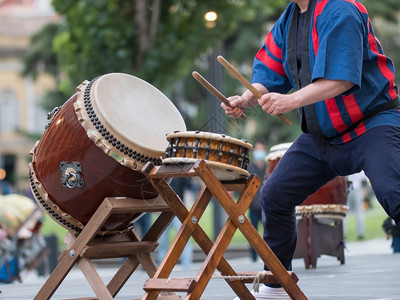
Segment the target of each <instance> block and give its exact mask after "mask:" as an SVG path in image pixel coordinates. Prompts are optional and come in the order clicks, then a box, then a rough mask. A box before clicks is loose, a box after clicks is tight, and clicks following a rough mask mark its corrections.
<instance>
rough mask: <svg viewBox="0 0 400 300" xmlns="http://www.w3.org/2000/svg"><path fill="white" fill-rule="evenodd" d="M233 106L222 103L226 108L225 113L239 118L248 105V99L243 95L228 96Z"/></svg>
mask: <svg viewBox="0 0 400 300" xmlns="http://www.w3.org/2000/svg"><path fill="white" fill-rule="evenodd" d="M228 100H229V103H230V105H231V107H229V106H226V105H225V104H224V103H221V107H222V108H223V109H224V110H225V113H226V114H227V115H228V116H230V117H232V118H235V119H237V118H239V117H240V116H241V115H242V113H243V111H244V109H245V108H246V106H247V101H246V100H245V99H244V98H243V97H241V96H238V95H236V96H232V97H229V98H228Z"/></svg>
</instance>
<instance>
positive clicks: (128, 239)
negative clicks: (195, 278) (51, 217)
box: [35, 197, 180, 300]
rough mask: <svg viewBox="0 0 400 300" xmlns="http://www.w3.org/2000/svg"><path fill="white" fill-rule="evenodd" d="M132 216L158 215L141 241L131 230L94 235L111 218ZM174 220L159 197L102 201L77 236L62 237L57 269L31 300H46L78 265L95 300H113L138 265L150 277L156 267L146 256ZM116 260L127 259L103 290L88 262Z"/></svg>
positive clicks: (97, 276) (101, 282) (94, 270)
mask: <svg viewBox="0 0 400 300" xmlns="http://www.w3.org/2000/svg"><path fill="white" fill-rule="evenodd" d="M136 212H138V213H143V212H161V214H160V215H159V217H158V218H157V220H156V221H155V222H154V223H153V225H152V226H151V228H150V229H149V231H148V232H147V233H146V234H145V235H144V237H143V238H142V239H140V237H139V236H138V235H137V233H136V232H135V231H134V229H131V230H128V231H127V232H125V233H123V234H115V235H112V236H99V235H97V233H98V231H99V230H100V228H101V227H102V226H103V224H104V223H105V222H106V221H107V219H108V218H109V217H110V216H111V215H112V214H117V213H136ZM174 217H175V216H174V214H173V212H171V210H170V209H169V207H168V205H167V204H166V203H165V201H164V200H163V199H162V198H161V197H157V198H154V199H150V200H143V199H139V200H137V199H132V198H126V197H116V198H105V199H104V201H103V202H102V204H101V205H100V206H99V208H98V209H97V210H96V212H95V213H94V215H93V216H92V217H91V218H90V220H89V222H88V223H87V224H86V226H85V227H84V228H83V230H82V232H81V233H80V234H79V235H77V236H76V235H75V234H74V233H72V232H68V233H67V235H66V236H65V243H66V246H67V250H64V251H63V252H62V253H61V255H60V257H59V263H58V265H57V267H56V268H55V269H54V271H53V272H52V273H51V275H50V277H49V278H48V279H47V281H46V282H45V283H44V285H43V286H42V288H41V289H40V290H39V292H38V294H37V295H36V297H35V299H36V300H44V299H50V297H51V296H52V295H53V294H54V293H55V291H56V290H57V288H58V287H59V286H60V284H61V283H62V281H63V280H64V279H65V277H66V276H67V274H68V273H69V272H70V271H71V269H72V267H73V266H74V265H75V264H78V266H79V268H80V269H81V271H82V273H83V274H84V276H85V277H86V279H87V281H88V282H89V284H90V286H91V288H92V290H93V291H94V293H95V294H96V296H97V299H106V300H109V299H114V297H115V295H116V294H117V293H118V292H119V291H120V289H121V288H122V287H123V285H124V284H125V283H126V281H127V280H128V279H129V277H130V276H131V275H132V273H133V272H134V271H135V270H136V268H137V267H138V266H139V265H140V264H141V265H142V266H143V268H144V270H145V271H146V272H147V274H148V275H149V276H150V277H151V276H153V275H154V274H155V271H156V269H157V265H156V263H155V262H154V260H153V258H152V257H151V256H150V253H151V252H153V251H154V250H155V249H156V248H157V246H158V242H157V240H158V238H159V237H160V236H161V234H162V233H163V232H164V231H165V229H166V228H167V226H168V224H169V223H170V222H171V221H172V219H173V218H174ZM116 257H121V258H122V257H127V259H126V260H125V262H124V263H123V264H122V265H121V267H120V268H119V269H118V271H117V273H116V274H115V275H114V277H113V278H112V279H111V281H110V282H109V283H108V285H107V286H106V285H105V284H104V283H103V281H102V279H101V278H100V276H99V274H98V273H97V271H96V269H95V267H94V265H93V264H92V262H91V261H90V259H97V258H116ZM164 295H166V297H165V299H180V297H178V296H174V295H173V293H164ZM168 295H170V296H168ZM90 299H93V298H90ZM95 299H96V298H95Z"/></svg>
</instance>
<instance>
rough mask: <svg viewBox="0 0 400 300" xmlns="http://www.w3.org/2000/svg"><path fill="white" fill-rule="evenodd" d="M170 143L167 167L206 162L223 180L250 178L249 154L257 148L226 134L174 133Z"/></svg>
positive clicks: (169, 138) (165, 162)
mask: <svg viewBox="0 0 400 300" xmlns="http://www.w3.org/2000/svg"><path fill="white" fill-rule="evenodd" d="M167 140H168V141H169V145H168V148H167V150H166V158H165V159H163V163H164V164H181V163H194V162H196V161H198V160H199V159H204V160H205V161H206V163H207V164H208V165H209V167H210V168H211V169H212V170H213V172H214V173H215V175H216V176H217V178H218V179H220V180H226V181H229V180H236V179H240V178H245V177H247V176H249V175H250V174H249V172H248V171H247V166H248V165H249V162H250V161H249V151H250V150H252V149H253V146H252V145H251V144H249V143H248V142H246V141H243V140H238V139H235V138H232V137H229V136H227V135H224V134H217V133H211V132H201V131H186V132H174V133H170V134H168V135H167Z"/></svg>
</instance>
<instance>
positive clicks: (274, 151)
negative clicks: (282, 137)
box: [265, 143, 293, 162]
mask: <svg viewBox="0 0 400 300" xmlns="http://www.w3.org/2000/svg"><path fill="white" fill-rule="evenodd" d="M292 144H293V143H282V144H278V145H275V146H272V147H271V148H270V150H269V153H268V155H267V157H266V158H265V161H266V162H268V161H270V160H275V159H278V158H282V156H283V154H285V153H286V151H287V150H288V149H289V148H290V146H292Z"/></svg>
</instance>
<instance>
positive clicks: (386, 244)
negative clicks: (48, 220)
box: [0, 240, 400, 300]
mask: <svg viewBox="0 0 400 300" xmlns="http://www.w3.org/2000/svg"><path fill="white" fill-rule="evenodd" d="M230 263H231V265H232V267H233V268H234V269H235V270H236V271H259V270H261V269H262V263H261V261H260V262H257V263H254V262H252V261H251V260H250V258H248V257H245V258H237V259H232V260H230ZM200 266H201V264H200V263H195V264H193V266H192V268H191V269H190V270H182V268H181V267H180V266H179V265H178V266H176V267H175V269H174V271H173V274H172V276H171V277H185V278H187V277H194V276H196V274H197V272H198V270H199V268H200ZM116 269H117V268H116V267H101V268H100V269H98V271H99V273H100V276H101V277H102V278H103V279H104V281H105V282H108V280H110V279H111V277H112V276H113V274H114V273H115V271H116ZM293 269H294V271H295V273H296V274H297V276H298V277H299V283H298V284H299V286H300V288H301V289H302V290H303V292H304V294H305V295H306V296H307V297H308V298H309V299H312V300H313V299H315V300H319V299H321V300H328V299H329V300H331V299H332V300H333V299H349V300H351V299H355V300H366V299H380V300H383V299H385V300H389V299H390V300H395V299H399V300H400V276H399V274H400V255H399V254H392V251H391V248H390V241H386V240H373V241H365V242H355V243H348V244H347V250H346V252H345V264H344V265H340V262H339V261H338V260H337V259H336V258H333V257H329V256H322V257H320V258H319V259H318V261H317V268H316V269H312V270H306V269H305V268H304V262H303V259H295V260H294V263H293ZM218 275H219V274H215V276H218ZM146 279H147V275H146V274H145V273H144V272H143V271H141V270H140V271H136V272H135V273H134V274H133V275H132V276H131V278H130V279H129V280H128V282H127V283H126V284H125V286H124V287H123V289H122V290H121V291H120V293H119V294H118V295H117V297H116V298H115V299H121V300H125V299H140V298H141V296H142V295H143V289H142V287H143V283H144V281H145V280H146ZM44 282H45V278H39V277H37V276H36V275H35V274H33V273H31V274H29V275H28V276H27V277H25V278H24V282H23V283H22V284H21V283H14V284H3V285H0V291H1V294H0V299H1V300H31V299H33V298H34V296H35V295H36V293H37V292H38V290H39V289H40V288H41V286H42V285H43V283H44ZM249 288H252V287H251V285H249ZM181 295H182V296H184V294H181ZM90 296H94V293H93V291H92V290H91V288H90V286H89V285H88V283H87V282H86V279H85V277H84V276H83V275H82V273H81V272H80V270H79V269H77V268H74V269H73V270H72V271H71V272H70V273H69V275H68V276H67V277H66V279H65V280H64V281H63V283H62V284H61V286H60V287H59V289H58V290H57V292H56V293H55V295H54V296H53V298H52V299H68V298H76V297H90ZM234 297H235V295H234V293H233V291H232V290H231V289H230V287H229V286H228V285H227V284H226V283H225V282H224V280H222V279H212V280H211V281H210V283H209V284H208V286H207V288H206V290H205V292H204V294H203V296H202V298H201V299H202V300H203V299H204V300H208V299H209V300H225V299H227V300H229V299H233V298H234Z"/></svg>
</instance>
